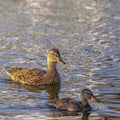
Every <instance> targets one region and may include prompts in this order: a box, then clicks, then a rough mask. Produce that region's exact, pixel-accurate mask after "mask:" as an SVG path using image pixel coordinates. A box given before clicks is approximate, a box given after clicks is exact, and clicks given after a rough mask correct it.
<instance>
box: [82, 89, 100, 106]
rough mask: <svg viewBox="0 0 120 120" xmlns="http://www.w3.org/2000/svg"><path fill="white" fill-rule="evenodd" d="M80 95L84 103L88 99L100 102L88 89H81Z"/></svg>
mask: <svg viewBox="0 0 120 120" xmlns="http://www.w3.org/2000/svg"><path fill="white" fill-rule="evenodd" d="M80 97H81V101H82V104H84V105H85V104H87V102H88V100H91V101H94V102H100V100H98V99H97V98H96V97H95V96H94V95H93V93H92V92H91V91H90V90H89V89H83V90H82V92H81V96H80Z"/></svg>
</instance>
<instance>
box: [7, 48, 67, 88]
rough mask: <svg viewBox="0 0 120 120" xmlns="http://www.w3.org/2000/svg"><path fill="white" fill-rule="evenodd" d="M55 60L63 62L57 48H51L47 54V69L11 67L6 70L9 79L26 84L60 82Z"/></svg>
mask: <svg viewBox="0 0 120 120" xmlns="http://www.w3.org/2000/svg"><path fill="white" fill-rule="evenodd" d="M57 62H60V63H62V64H65V63H64V61H63V60H62V59H61V57H60V53H59V51H58V50H57V49H51V50H49V52H48V56H47V65H48V70H47V71H44V70H39V69H36V68H35V69H28V68H13V69H12V70H10V71H8V76H9V77H10V79H11V80H13V81H16V82H18V83H22V84H27V85H36V86H38V85H42V84H52V83H60V75H59V73H58V72H57V69H56V65H57Z"/></svg>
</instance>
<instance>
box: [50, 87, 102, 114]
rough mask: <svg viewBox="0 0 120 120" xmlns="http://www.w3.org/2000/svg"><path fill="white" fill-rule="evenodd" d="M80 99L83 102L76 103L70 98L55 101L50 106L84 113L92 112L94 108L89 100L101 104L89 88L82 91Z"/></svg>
mask: <svg viewBox="0 0 120 120" xmlns="http://www.w3.org/2000/svg"><path fill="white" fill-rule="evenodd" d="M80 98H81V101H75V100H74V99H72V98H69V97H67V98H61V99H54V100H50V101H48V105H49V106H50V107H53V108H56V109H58V110H61V111H69V112H82V111H90V110H92V107H91V106H90V104H89V103H88V100H92V101H94V102H100V100H99V99H97V98H96V97H95V96H94V95H93V93H92V91H91V90H89V89H87V88H85V89H83V90H82V92H81V94H80Z"/></svg>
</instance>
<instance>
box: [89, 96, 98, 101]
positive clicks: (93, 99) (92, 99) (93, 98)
mask: <svg viewBox="0 0 120 120" xmlns="http://www.w3.org/2000/svg"><path fill="white" fill-rule="evenodd" d="M91 101H94V102H100V100H99V99H97V98H96V97H95V96H92V97H91Z"/></svg>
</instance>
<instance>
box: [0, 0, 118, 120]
mask: <svg viewBox="0 0 120 120" xmlns="http://www.w3.org/2000/svg"><path fill="white" fill-rule="evenodd" d="M52 47H57V48H59V50H60V52H61V55H62V57H63V59H64V61H65V62H66V64H65V65H59V64H58V66H57V68H58V71H59V73H60V74H61V78H62V80H61V88H60V86H59V85H58V86H57V85H56V86H55V85H54V86H47V87H45V86H43V87H42V88H33V87H30V86H22V85H20V84H17V83H14V82H12V81H10V80H8V77H7V75H6V72H5V69H6V68H13V67H30V68H40V69H46V54H47V50H49V49H50V48H52ZM85 87H87V88H89V89H91V90H92V91H93V93H94V94H95V95H96V96H97V98H99V99H100V100H101V101H102V103H100V104H97V103H96V104H94V105H92V106H93V108H94V109H93V111H91V112H90V113H68V112H61V111H57V110H55V109H53V108H50V107H48V105H47V100H48V99H51V97H56V95H58V96H59V98H62V97H72V98H74V99H79V92H81V90H82V89H83V88H85ZM91 104H93V103H91ZM88 118H89V120H119V119H120V1H119V0H0V119H1V120H38V119H39V120H42V119H43V120H45V119H47V120H48V119H52V120H65V119H69V120H78V119H79V120H87V119H88Z"/></svg>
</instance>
